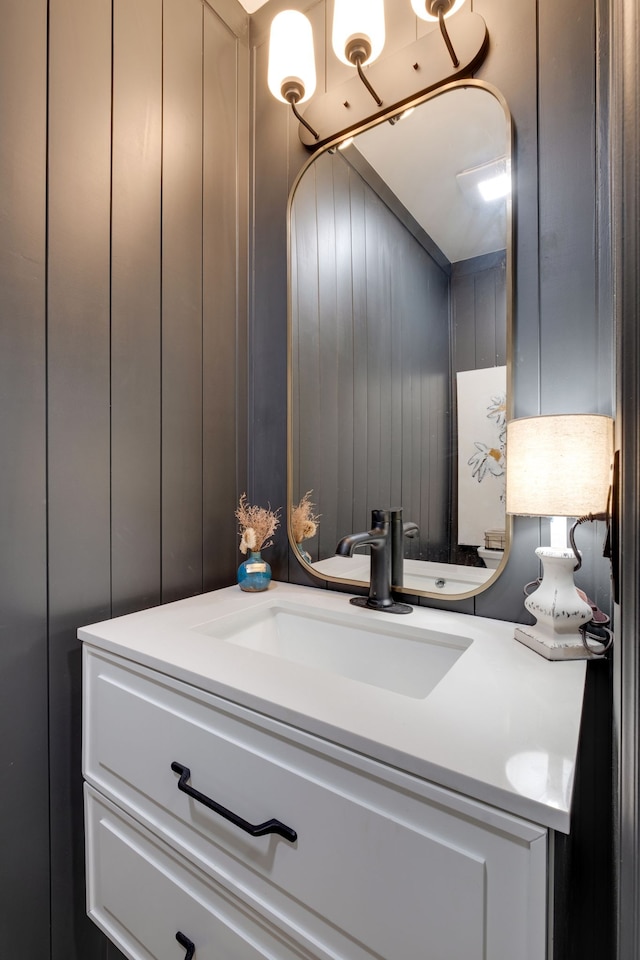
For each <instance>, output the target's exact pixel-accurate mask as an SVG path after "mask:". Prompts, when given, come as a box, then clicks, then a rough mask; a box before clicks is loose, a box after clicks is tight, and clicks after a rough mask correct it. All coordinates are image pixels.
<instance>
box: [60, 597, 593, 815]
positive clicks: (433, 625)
mask: <svg viewBox="0 0 640 960" xmlns="http://www.w3.org/2000/svg"><path fill="white" fill-rule="evenodd" d="M274 598H277V600H278V601H279V602H280V601H282V602H295V603H296V604H300V603H301V602H302V603H304V604H305V605H306V606H309V607H310V608H312V609H315V610H319V611H322V612H323V613H329V612H333V613H338V614H340V615H341V616H342V615H344V617H345V618H347V619H348V620H349V619H350V618H354V617H355V618H359V619H361V618H363V617H364V618H370V622H372V623H373V622H374V621H378V622H381V623H384V622H387V623H390V624H393V626H394V627H397V625H398V622H399V621H403V624H406V625H407V626H409V625H410V626H411V627H412V628H416V627H418V628H424V629H426V630H429V631H438V632H440V633H444V634H452V635H457V636H463V637H467V638H469V639H470V640H471V641H472V643H471V644H470V646H469V647H468V649H466V650H465V651H464V653H463V654H462V656H460V658H459V659H458V660H457V662H456V663H455V664H454V665H453V667H451V669H450V670H449V672H448V673H447V674H446V676H444V678H443V679H442V680H440V682H439V683H438V684H437V686H436V687H435V688H434V689H433V690H432V691H431V693H429V695H428V696H427V697H425V698H424V699H416V698H415V697H409V696H404V695H402V694H399V693H394V692H392V691H389V690H385V689H381V688H380V687H376V686H371V685H370V684H368V683H363V682H360V681H356V680H351V679H347V678H346V677H341V676H336V675H334V674H332V673H329V672H325V671H323V670H321V669H317V668H314V667H310V666H306V665H303V664H299V663H293V662H289V661H285V660H282V659H280V658H277V657H274V656H270V655H268V654H265V653H261V652H257V651H254V650H250V649H247V648H245V647H240V646H236V645H235V644H233V643H229V642H226V641H224V640H221V639H216V638H214V637H212V636H207V635H206V634H205V633H203V632H202V631H201V630H200V631H199V630H198V629H194V628H198V627H201V625H203V624H208V623H209V622H211V621H213V620H216V619H218V618H219V617H222V616H227V615H229V614H232V613H234V612H236V611H241V610H244V609H247V608H251V607H253V608H256V607H257V606H258V605H260V604H264V603H271V602H273V601H274ZM78 636H79V638H80V639H81V640H83V641H86V642H90V643H92V644H94V645H96V646H98V647H101V648H102V649H105V650H108V651H111V652H113V653H117V654H120V655H122V656H124V657H126V658H127V659H129V660H133V661H135V662H136V663H140V664H143V665H145V666H148V667H151V668H153V669H156V670H159V671H161V672H162V673H164V674H168V675H171V676H173V677H176V678H177V679H180V680H183V681H185V682H187V683H192V684H195V685H196V686H198V687H200V688H201V689H203V690H207V691H209V692H210V693H213V694H217V695H218V696H221V697H225V698H227V699H229V700H233V701H234V702H236V703H239V704H242V705H243V706H245V707H249V708H250V709H254V710H258V711H260V712H261V713H265V714H267V715H269V716H271V717H273V718H275V719H277V720H281V721H284V722H286V723H290V724H293V725H294V726H296V727H300V728H301V729H304V730H306V731H308V732H310V733H312V734H316V735H317V736H320V737H324V738H326V739H328V740H331V741H333V742H335V743H338V744H340V745H342V746H344V747H347V748H349V749H353V750H357V751H359V752H361V753H364V754H366V755H368V756H371V757H373V758H375V759H377V760H379V761H381V762H383V763H387V764H391V765H392V766H395V767H398V768H400V769H402V770H405V771H407V772H409V773H412V774H414V775H417V776H420V777H424V778H425V779H427V780H429V781H431V782H433V783H436V784H439V785H440V786H443V787H447V788H449V789H451V790H456V791H458V792H460V793H462V794H464V795H466V796H470V797H472V798H474V799H477V800H480V801H483V802H485V803H489V804H491V805H493V806H496V807H498V808H500V809H502V810H505V811H507V812H509V813H513V814H516V815H518V816H522V817H525V818H527V819H529V820H531V821H533V822H535V823H539V824H541V825H543V826H546V827H550V828H553V829H557V830H560V831H562V832H564V833H567V832H568V831H569V825H570V818H569V811H570V805H571V795H572V790H573V781H574V772H575V762H576V755H577V748H578V738H579V730H580V718H581V713H582V698H583V691H584V681H585V670H586V664H585V661H556V662H553V661H548V660H545V659H544V658H543V657H541V656H539V655H538V654H536V653H534V652H533V651H532V650H529V649H528V648H527V647H525V646H523V645H522V644H520V643H518V642H517V641H516V640H514V639H513V624H511V623H506V622H503V621H500V620H487V619H484V618H481V617H473V616H469V615H465V614H457V613H449V612H446V611H441V610H435V609H432V608H429V607H414V609H413V612H412V613H411V614H409V615H408V616H404V617H399V616H394V615H392V614H387V613H379V612H377V611H370V610H361V609H358V608H355V607H352V606H350V604H349V597H348V595H347V594H343V593H336V592H333V591H329V590H320V589H315V588H312V587H301V586H296V585H293V584H286V583H272V584H271V587H270V588H269V590H268V591H266V592H265V593H257V594H250V593H243V592H242V591H241V590H240V589H239V588H238V587H237V586H233V587H228V588H226V589H224V590H218V591H215V592H213V593H208V594H203V595H201V596H197V597H191V598H189V599H187V600H180V601H177V602H176V603H170V604H166V605H164V606H159V607H152V608H150V609H148V610H143V611H141V612H139V613H134V614H130V615H128V616H125V617H119V618H116V619H114V620H105V621H103V622H102V623H97V624H93V625H91V626H87V627H83V628H81V629H80V630H79V631H78Z"/></svg>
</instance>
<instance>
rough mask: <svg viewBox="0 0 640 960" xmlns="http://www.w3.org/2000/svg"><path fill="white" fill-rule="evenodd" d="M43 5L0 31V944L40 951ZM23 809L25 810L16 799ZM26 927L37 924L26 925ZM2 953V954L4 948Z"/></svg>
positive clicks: (6, 7)
mask: <svg viewBox="0 0 640 960" xmlns="http://www.w3.org/2000/svg"><path fill="white" fill-rule="evenodd" d="M46 54H47V4H46V2H44V0H11V2H9V3H5V4H3V9H2V29H1V30H0V116H1V117H2V136H1V137H0V197H1V201H0V398H1V401H0V611H1V613H0V684H1V685H2V686H1V696H0V730H2V770H1V772H0V810H2V817H1V818H0V849H1V850H2V855H1V856H0V943H2V944H3V945H6V947H7V949H8V945H9V944H11V943H13V942H15V938H16V928H18V929H19V930H20V941H21V950H22V952H23V954H24V956H25V957H34V958H35V957H45V956H46V955H47V954H48V951H49V917H50V913H49V816H48V784H47V778H48V763H47V758H48V743H47V730H48V726H47V648H46V628H47V624H46V617H47V590H46V535H47V534H46V389H45V364H46V304H45V239H46V238H45V223H46V221H45V186H46V176H45V174H46V93H47V91H46V64H47V61H46ZM26 797H28V798H29V800H28V802H26V801H25V798H26ZM34 917H37V918H38V922H37V923H34V922H33V920H34ZM3 949H4V947H3Z"/></svg>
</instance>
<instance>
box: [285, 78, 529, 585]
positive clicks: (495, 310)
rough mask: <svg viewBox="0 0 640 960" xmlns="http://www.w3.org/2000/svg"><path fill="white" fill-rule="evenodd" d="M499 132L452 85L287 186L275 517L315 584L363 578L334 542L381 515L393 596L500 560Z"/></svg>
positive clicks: (490, 109)
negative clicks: (286, 353) (389, 519)
mask: <svg viewBox="0 0 640 960" xmlns="http://www.w3.org/2000/svg"><path fill="white" fill-rule="evenodd" d="M510 129H511V128H510V119H509V115H508V112H507V110H506V107H505V105H504V102H503V100H502V98H500V97H499V95H497V94H496V93H495V92H493V91H492V90H491V88H488V87H487V86H486V85H484V84H481V83H479V82H477V81H465V82H461V83H456V84H451V85H450V86H448V87H447V88H444V90H442V91H440V92H438V93H437V94H435V95H432V96H430V97H429V98H427V99H426V100H425V101H424V102H422V103H420V104H419V105H418V106H417V107H416V108H415V109H414V110H413V111H410V112H409V111H408V112H407V115H406V116H405V115H403V116H402V117H396V118H393V122H388V121H385V122H382V123H380V124H378V125H377V126H374V127H371V128H370V129H368V130H365V131H364V132H363V133H360V134H358V136H357V137H356V138H355V139H354V140H353V141H352V142H351V143H350V144H349V145H347V146H345V148H344V149H331V150H328V151H325V152H322V153H320V154H318V155H317V156H316V157H314V158H313V160H312V161H311V162H310V163H309V164H308V165H307V167H306V168H305V170H304V171H303V174H302V176H301V177H300V179H299V180H298V183H297V185H296V187H295V189H294V192H293V195H292V199H291V203H290V221H289V230H290V235H289V237H290V291H289V294H290V409H289V430H290V436H289V506H290V511H291V509H292V508H293V507H294V506H295V505H297V504H298V503H299V502H300V501H301V500H302V499H303V498H304V496H305V495H307V497H308V501H309V502H310V503H311V508H312V511H313V517H314V522H313V524H312V525H311V526H310V527H308V528H307V529H308V531H311V530H313V533H312V534H311V535H309V536H307V537H306V538H305V539H303V540H300V538H299V536H297V535H296V536H294V532H293V530H292V525H291V523H290V531H289V532H290V538H291V540H292V542H296V544H297V549H298V555H299V556H300V559H301V560H302V562H304V563H307V564H308V565H309V566H310V568H311V570H312V571H313V572H315V573H316V574H317V575H319V576H322V577H326V578H328V579H336V578H337V579H345V580H347V581H358V582H366V581H367V580H368V578H369V558H368V556H367V555H366V552H364V551H363V552H358V553H357V554H355V555H354V556H353V557H337V556H335V550H336V545H337V543H338V541H339V540H340V539H341V538H342V537H344V536H345V535H346V534H349V533H354V532H360V531H364V530H367V529H369V526H370V518H371V511H372V510H373V509H388V508H391V509H396V508H398V507H402V509H403V516H404V520H405V522H411V523H415V524H417V526H418V528H419V536H413V537H411V538H409V537H407V538H406V539H405V544H404V546H405V557H406V560H405V563H404V584H403V586H404V588H405V589H406V590H407V591H409V592H410V593H412V594H422V593H424V594H426V595H431V596H434V595H435V596H442V595H443V594H447V596H449V597H451V596H460V595H465V594H471V593H476V592H478V591H479V590H481V589H483V588H484V586H486V584H487V582H488V581H489V579H490V578H492V577H494V576H496V575H497V574H496V571H497V568H498V567H499V566H500V565H501V564H503V563H504V559H503V558H504V555H505V543H508V536H507V534H506V532H505V531H506V528H507V524H506V521H505V510H504V453H505V450H504V432H505V421H506V412H507V408H508V397H507V367H508V364H509V347H508V345H509V343H510V334H509V316H510V290H511V283H510V259H511V251H510V240H511V190H510V185H511V148H510V143H511V132H510ZM290 517H291V513H290ZM396 586H397V585H396Z"/></svg>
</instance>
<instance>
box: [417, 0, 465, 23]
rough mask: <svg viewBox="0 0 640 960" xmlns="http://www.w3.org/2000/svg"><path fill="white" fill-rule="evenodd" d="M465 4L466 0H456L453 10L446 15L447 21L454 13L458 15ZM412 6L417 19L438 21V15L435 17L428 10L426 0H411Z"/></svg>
mask: <svg viewBox="0 0 640 960" xmlns="http://www.w3.org/2000/svg"><path fill="white" fill-rule="evenodd" d="M463 3H464V0H455V3H454V4H453V6H452V7H451V9H450V10H447V12H446V13H445V15H444V16H445V19H446V18H447V17H451V16H452V15H453V14H454V13H457V11H458V10H459V9H460V7H461V6H462V5H463ZM411 6H412V7H413V12H414V13H415V15H416V16H417V17H420V19H421V20H437V19H438V14H437V13H436V14H435V16H434V14H432V13H430V12H429V11H428V10H427V4H426V0H411Z"/></svg>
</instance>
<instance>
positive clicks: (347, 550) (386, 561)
mask: <svg viewBox="0 0 640 960" xmlns="http://www.w3.org/2000/svg"><path fill="white" fill-rule="evenodd" d="M398 512H399V513H400V516H402V511H391V510H372V511H371V530H367V531H365V532H364V533H350V534H349V535H348V536H346V537H343V538H342V540H341V541H340V543H339V544H338V546H337V547H336V553H337V554H338V556H341V557H350V556H352V554H353V551H354V550H355V549H356V547H359V546H362V545H363V544H366V545H367V546H368V547H370V548H371V573H370V577H369V596H368V597H352V598H351V600H350V603H352V604H354V606H356V607H367V608H368V609H369V610H382V611H383V612H384V613H411V612H412V610H413V607H411V606H410V605H409V604H408V603H398V602H396V601H395V600H394V599H393V597H392V596H391V571H392V555H393V537H392V533H391V517H392V513H393V514H397V513H398ZM396 523H397V520H396Z"/></svg>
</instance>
